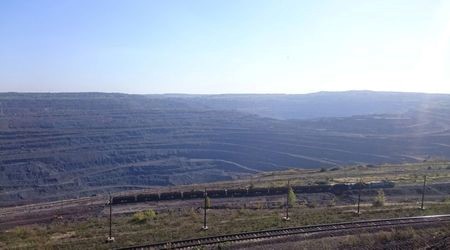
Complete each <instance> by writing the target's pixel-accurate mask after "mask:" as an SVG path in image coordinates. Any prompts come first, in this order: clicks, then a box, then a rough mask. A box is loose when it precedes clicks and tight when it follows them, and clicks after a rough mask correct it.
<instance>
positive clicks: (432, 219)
mask: <svg viewBox="0 0 450 250" xmlns="http://www.w3.org/2000/svg"><path fill="white" fill-rule="evenodd" d="M438 222H450V214H443V215H430V216H417V217H403V218H394V219H382V220H362V221H353V222H343V223H333V224H320V225H312V226H301V227H289V228H280V229H271V230H263V231H254V232H244V233H236V234H225V235H219V236H208V237H202V238H192V239H187V240H178V241H171V242H162V243H156V244H148V245H138V246H130V247H125V248H120V249H122V250H144V249H180V248H192V247H197V246H206V245H215V244H221V243H227V242H240V241H249V240H259V239H270V238H275V237H283V236H291V235H302V234H303V235H306V234H311V233H327V232H330V233H331V232H336V231H346V230H355V229H371V228H386V227H397V226H406V225H414V224H427V223H438Z"/></svg>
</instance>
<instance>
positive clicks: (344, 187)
mask: <svg viewBox="0 0 450 250" xmlns="http://www.w3.org/2000/svg"><path fill="white" fill-rule="evenodd" d="M394 185H395V184H394V183H393V182H390V181H381V182H370V183H351V184H333V185H311V186H291V187H292V189H293V191H294V192H295V193H297V194H300V193H333V194H336V195H340V194H342V193H344V192H345V191H351V190H358V189H360V188H361V189H380V188H393V187H394ZM287 191H288V187H267V188H260V187H257V188H255V187H249V188H235V189H212V190H207V195H208V197H210V198H231V197H254V196H270V195H282V194H286V193H287ZM204 196H205V192H204V191H198V190H193V191H187V192H181V191H178V192H163V193H142V194H136V195H121V196H115V197H113V199H112V204H124V203H135V202H146V201H167V200H190V199H199V198H202V197H204Z"/></svg>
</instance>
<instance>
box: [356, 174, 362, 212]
mask: <svg viewBox="0 0 450 250" xmlns="http://www.w3.org/2000/svg"><path fill="white" fill-rule="evenodd" d="M358 186H359V188H358V211H357V212H356V214H357V215H358V216H359V214H360V211H359V208H360V203H361V189H362V180H361V179H359V185H358Z"/></svg>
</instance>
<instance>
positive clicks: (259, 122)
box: [0, 92, 450, 205]
mask: <svg viewBox="0 0 450 250" xmlns="http://www.w3.org/2000/svg"><path fill="white" fill-rule="evenodd" d="M364 93H365V95H366V97H367V95H368V93H366V92H364ZM355 94H356V93H353V92H352V93H350V94H349V93H323V94H321V95H319V97H320V98H319V99H317V100H316V103H321V104H320V105H318V106H317V109H316V111H317V113H318V114H324V115H323V117H322V118H314V119H304V118H305V117H310V116H311V115H308V114H309V113H311V112H312V111H311V110H310V109H312V108H310V109H308V110H307V112H308V114H306V113H305V112H303V113H302V111H301V109H299V108H298V107H296V106H295V105H297V104H298V103H301V102H305V101H304V99H305V98H306V97H305V96H297V97H296V96H289V95H287V96H285V95H274V96H270V95H254V96H253V95H246V96H240V95H239V96H232V95H231V96H229V95H228V96H170V95H162V96H154V95H152V96H143V95H124V94H103V93H82V94H81V93H79V94H77V93H74V94H16V93H4V94H0V183H1V184H0V185H1V186H0V188H1V193H0V201H1V202H0V203H1V204H0V205H2V204H3V205H4V204H11V203H13V202H17V201H19V200H30V201H31V200H35V199H49V198H52V197H57V196H61V195H64V196H78V195H90V194H95V193H98V192H102V191H105V190H124V189H132V188H140V187H144V186H163V185H177V184H190V183H199V182H211V181H220V180H228V179H231V178H235V177H236V176H239V175H246V174H251V173H255V172H259V171H269V170H279V169H285V168H291V167H301V168H315V167H330V166H336V165H344V164H360V163H370V164H378V163H387V162H389V163H396V162H413V161H421V160H425V159H428V158H430V157H431V158H447V159H448V158H450V116H449V114H450V105H449V104H450V96H446V95H421V94H404V95H405V96H402V95H403V94H398V93H391V94H389V93H379V95H380V96H381V97H383V98H381V97H380V96H379V97H376V96H377V94H378V93H369V94H370V96H375V97H376V98H375V97H371V100H372V101H371V102H368V101H367V100H365V99H364V98H360V99H361V100H362V101H363V102H364V103H366V104H367V103H371V105H369V106H367V105H366V106H364V105H363V106H361V107H358V108H356V109H355V110H350V109H349V108H348V105H347V104H348V102H349V100H354V98H355V97H354V95H355ZM323 95H328V96H329V99H330V100H332V102H331V103H329V104H328V105H334V107H333V109H335V110H339V106H338V105H339V101H337V100H339V97H340V98H341V99H342V100H343V101H342V102H343V103H344V104H343V105H342V109H349V110H347V113H348V115H349V116H345V115H343V113H342V112H337V113H336V112H335V113H333V112H331V111H326V112H325V111H324V110H325V109H327V110H330V107H328V106H327V105H326V104H327V102H326V101H325V99H326V98H325V97H324V96H323ZM347 95H350V96H351V98H350V99H348V98H347V97H346V96H347ZM386 96H391V97H395V98H394V99H395V100H391V102H392V103H391V104H390V105H391V107H392V109H388V108H387V107H385V106H386V104H385V103H384V101H383V103H380V101H379V100H385V99H386ZM295 97H296V98H297V99H295ZM220 98H226V100H227V101H226V102H223V100H222V99H221V100H222V101H220V102H218V101H217V100H216V99H220ZM233 98H235V99H234V100H235V102H234V106H233V105H231V106H230V107H228V108H227V107H226V105H227V103H233V102H232V100H233ZM268 98H269V99H270V100H271V101H270V102H269V103H275V104H277V103H282V104H283V105H286V107H285V109H284V110H283V109H282V108H281V107H280V106H279V105H278V106H277V105H274V106H273V108H271V106H270V105H268V104H267V99H268ZM302 98H303V99H302ZM346 98H347V99H346ZM377 98H378V99H377ZM306 99H308V100H312V101H311V102H312V103H314V101H313V100H314V95H312V96H309V95H308V96H307V98H306ZM249 100H251V102H250V101H249ZM277 100H278V102H277ZM293 100H294V101H293ZM296 100H297V101H296ZM299 100H300V101H299ZM319 100H320V101H319ZM377 100H378V101H377ZM286 103H287V104H286ZM354 103H355V105H356V106H357V105H358V103H359V102H358V101H354ZM378 104H379V105H380V107H383V108H382V109H383V111H385V114H373V113H374V110H377V108H373V107H371V106H375V107H377V105H378ZM308 105H311V104H310V103H309V104H308ZM261 110H263V111H264V112H263V111H261ZM279 110H281V111H279ZM289 110H297V111H295V112H296V113H295V115H293V116H294V117H287V116H286V115H283V114H285V113H288V112H289ZM355 114H357V115H355ZM350 115H352V116H350ZM333 116H340V117H339V118H336V117H333ZM276 117H281V118H282V119H276ZM313 117H315V116H313ZM287 118H296V119H287ZM297 118H303V119H297Z"/></svg>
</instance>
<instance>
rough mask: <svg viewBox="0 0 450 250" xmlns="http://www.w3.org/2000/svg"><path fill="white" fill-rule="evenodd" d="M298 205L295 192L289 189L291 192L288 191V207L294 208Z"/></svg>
mask: <svg viewBox="0 0 450 250" xmlns="http://www.w3.org/2000/svg"><path fill="white" fill-rule="evenodd" d="M296 203H297V196H296V195H295V193H294V190H293V189H292V188H291V187H289V191H288V206H289V207H294V206H295V204H296Z"/></svg>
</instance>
